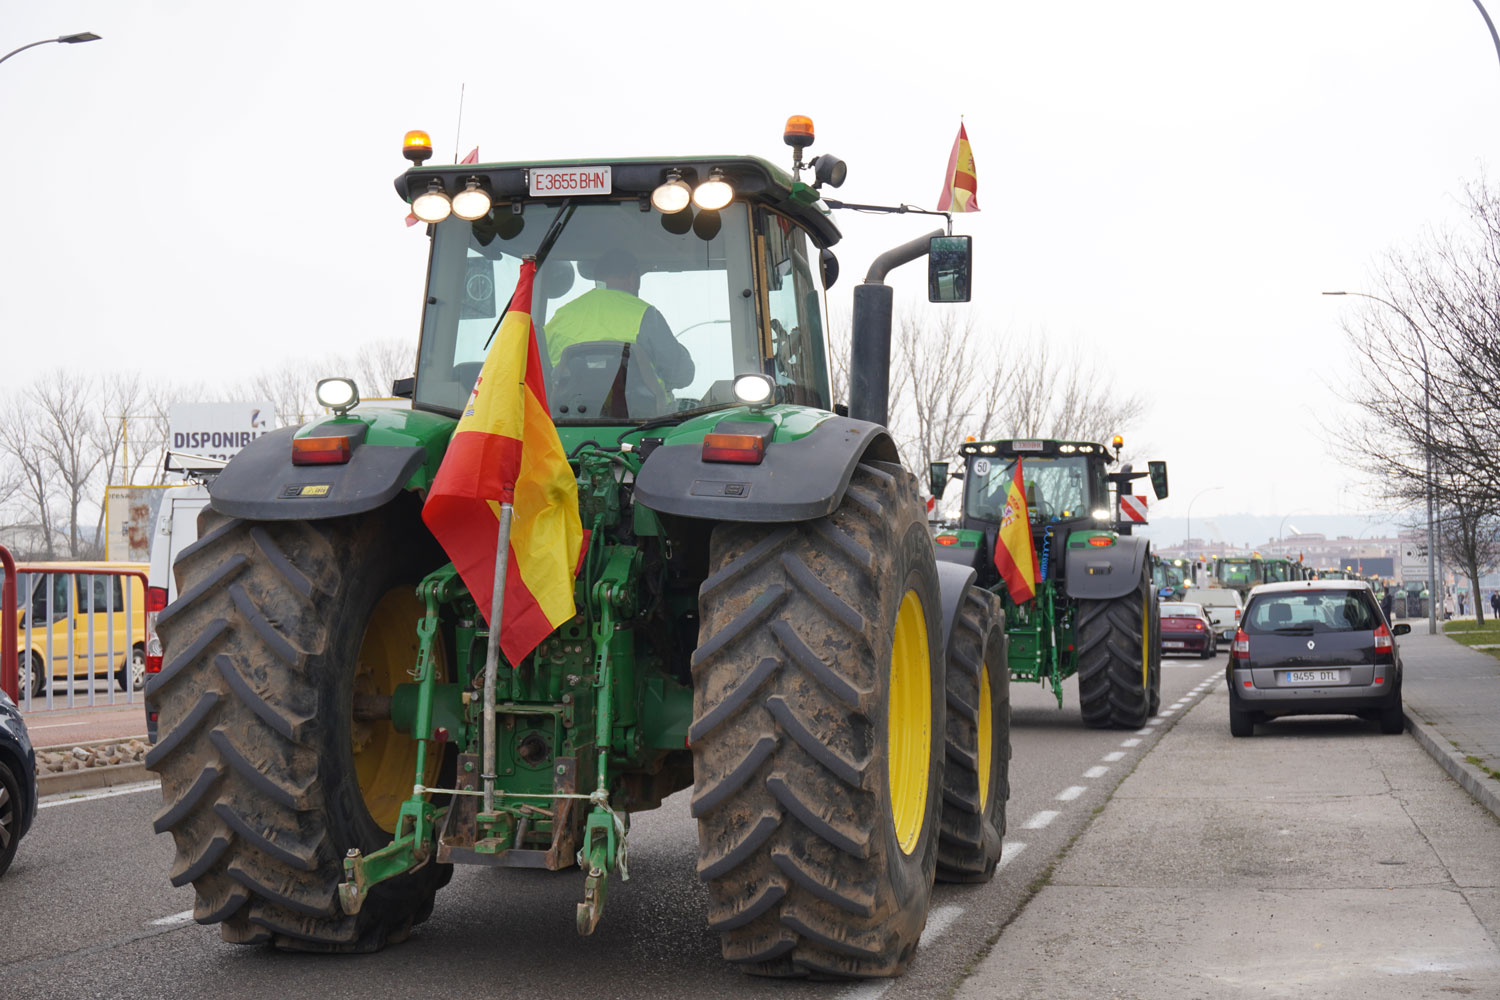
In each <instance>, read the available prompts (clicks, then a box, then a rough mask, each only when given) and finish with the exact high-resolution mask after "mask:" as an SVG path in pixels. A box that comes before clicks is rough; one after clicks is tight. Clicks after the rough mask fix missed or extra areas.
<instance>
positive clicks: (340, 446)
mask: <svg viewBox="0 0 1500 1000" xmlns="http://www.w3.org/2000/svg"><path fill="white" fill-rule="evenodd" d="M353 453H354V448H353V445H352V444H351V443H350V441H349V437H348V435H341V436H339V437H304V438H293V439H292V464H293V465H343V464H344V463H346V462H348V461H349V456H350V455H352V454H353Z"/></svg>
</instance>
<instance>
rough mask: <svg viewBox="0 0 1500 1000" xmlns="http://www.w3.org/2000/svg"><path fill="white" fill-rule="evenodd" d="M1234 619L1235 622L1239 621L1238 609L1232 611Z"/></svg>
mask: <svg viewBox="0 0 1500 1000" xmlns="http://www.w3.org/2000/svg"><path fill="white" fill-rule="evenodd" d="M1234 617H1235V619H1236V620H1238V619H1239V617H1240V609H1239V608H1235V609H1234Z"/></svg>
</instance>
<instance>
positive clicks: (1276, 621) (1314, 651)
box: [1228, 580, 1411, 736]
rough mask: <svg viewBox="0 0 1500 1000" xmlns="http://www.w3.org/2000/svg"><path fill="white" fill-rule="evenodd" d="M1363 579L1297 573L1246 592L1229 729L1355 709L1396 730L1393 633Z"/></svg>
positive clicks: (1232, 670) (1232, 664)
mask: <svg viewBox="0 0 1500 1000" xmlns="http://www.w3.org/2000/svg"><path fill="white" fill-rule="evenodd" d="M1410 631H1411V626H1410V625H1397V626H1395V627H1392V626H1391V625H1390V624H1389V623H1388V622H1387V621H1386V619H1385V615H1383V614H1382V613H1381V611H1380V605H1379V604H1378V603H1377V602H1376V600H1375V595H1374V593H1373V592H1372V591H1371V590H1370V585H1369V584H1367V583H1365V582H1364V581H1362V580H1298V581H1295V582H1292V583H1273V584H1266V585H1264V586H1260V587H1256V588H1255V589H1254V590H1252V591H1251V592H1250V600H1249V602H1248V603H1247V604H1246V605H1245V613H1244V615H1243V616H1242V617H1241V618H1240V627H1239V630H1238V631H1237V632H1235V635H1234V649H1233V650H1232V651H1231V652H1230V654H1229V671H1228V681H1229V731H1230V733H1231V734H1233V735H1235V736H1250V735H1251V734H1252V733H1254V731H1255V724H1256V723H1258V722H1265V721H1267V720H1269V719H1274V718H1277V717H1278V716H1283V715H1357V716H1359V717H1360V718H1363V719H1369V720H1371V721H1373V722H1378V723H1380V731H1381V732H1383V733H1392V734H1394V733H1399V732H1401V731H1402V729H1403V728H1404V726H1405V720H1404V719H1403V717H1402V714H1401V654H1400V651H1399V650H1398V649H1397V648H1396V639H1395V637H1396V636H1398V635H1405V634H1406V633H1408V632H1410Z"/></svg>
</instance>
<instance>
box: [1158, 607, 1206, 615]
mask: <svg viewBox="0 0 1500 1000" xmlns="http://www.w3.org/2000/svg"><path fill="white" fill-rule="evenodd" d="M1161 614H1162V617H1163V618H1172V617H1178V618H1197V617H1198V616H1199V615H1201V614H1203V609H1202V608H1200V607H1198V605H1196V604H1163V605H1162V606H1161Z"/></svg>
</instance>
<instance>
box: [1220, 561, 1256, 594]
mask: <svg viewBox="0 0 1500 1000" xmlns="http://www.w3.org/2000/svg"><path fill="white" fill-rule="evenodd" d="M1214 579H1215V580H1217V581H1218V582H1219V583H1220V584H1222V585H1224V586H1226V587H1244V586H1247V585H1249V586H1258V585H1259V584H1262V583H1264V582H1265V569H1264V567H1263V565H1262V563H1261V561H1260V560H1259V559H1221V560H1219V561H1218V562H1217V563H1216V564H1215V565H1214Z"/></svg>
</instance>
